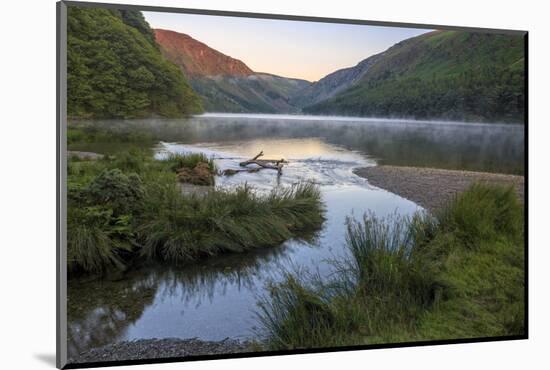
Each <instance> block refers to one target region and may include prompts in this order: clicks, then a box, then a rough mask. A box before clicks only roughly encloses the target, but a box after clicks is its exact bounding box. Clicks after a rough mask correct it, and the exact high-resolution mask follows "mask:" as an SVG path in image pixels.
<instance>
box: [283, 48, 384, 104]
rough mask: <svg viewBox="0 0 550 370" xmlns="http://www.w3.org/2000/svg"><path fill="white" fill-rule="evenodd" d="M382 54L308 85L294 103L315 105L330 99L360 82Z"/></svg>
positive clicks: (295, 98)
mask: <svg viewBox="0 0 550 370" xmlns="http://www.w3.org/2000/svg"><path fill="white" fill-rule="evenodd" d="M381 55H382V54H377V55H373V56H371V57H369V58H367V59H364V60H363V61H361V62H359V63H358V64H357V65H356V66H354V67H350V68H343V69H339V70H337V71H335V72H332V73H330V74H328V75H326V76H325V77H323V78H322V79H320V80H319V81H317V82H314V83H312V84H311V85H310V86H308V87H306V88H305V89H303V90H302V91H300V93H299V94H298V95H296V96H295V97H293V99H292V103H293V104H294V105H296V106H299V107H305V106H308V105H313V104H315V103H318V102H320V101H323V100H326V99H329V98H331V97H333V96H334V95H336V94H338V93H339V92H342V91H344V90H346V89H347V88H349V87H351V86H352V85H354V84H355V83H356V82H358V81H359V80H360V79H361V78H362V77H363V76H364V75H365V73H367V71H368V70H369V68H370V67H371V66H372V65H373V64H374V63H375V62H376V61H377V60H378V59H379V58H380V57H381Z"/></svg>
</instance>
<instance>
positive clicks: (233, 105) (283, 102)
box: [190, 73, 310, 113]
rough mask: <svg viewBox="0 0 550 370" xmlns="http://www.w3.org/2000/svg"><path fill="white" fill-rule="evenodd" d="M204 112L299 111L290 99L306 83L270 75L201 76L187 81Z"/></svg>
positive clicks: (307, 83)
mask: <svg viewBox="0 0 550 370" xmlns="http://www.w3.org/2000/svg"><path fill="white" fill-rule="evenodd" d="M190 83H191V86H192V87H193V89H194V90H195V91H196V92H197V94H199V95H200V96H201V97H202V99H203V103H204V109H205V110H206V111H207V112H231V113H289V112H298V111H299V108H298V107H296V106H295V105H293V104H292V102H291V98H292V96H294V95H295V94H297V93H299V92H300V91H301V90H302V89H304V88H305V87H307V86H308V85H309V84H310V83H309V82H308V81H305V80H298V79H292V78H285V77H279V76H274V75H269V74H261V73H258V74H254V75H250V76H204V77H193V78H191V79H190Z"/></svg>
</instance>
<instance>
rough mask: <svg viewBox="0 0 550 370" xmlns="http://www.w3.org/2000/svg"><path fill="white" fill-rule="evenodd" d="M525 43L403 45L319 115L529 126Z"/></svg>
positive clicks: (462, 39)
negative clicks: (526, 120)
mask: <svg viewBox="0 0 550 370" xmlns="http://www.w3.org/2000/svg"><path fill="white" fill-rule="evenodd" d="M523 90H524V44H523V37H522V36H511V35H497V34H486V33H485V34H484V33H473V32H461V31H434V32H430V33H427V34H424V35H421V36H418V37H414V38H411V39H408V40H405V41H402V42H400V43H398V44H396V45H394V46H393V47H391V48H390V49H388V50H387V51H386V52H384V53H383V54H382V55H381V57H380V58H379V59H378V60H377V61H376V62H375V63H374V64H373V65H372V66H370V68H369V69H368V71H366V73H365V74H364V75H363V76H362V77H361V79H360V81H358V82H356V83H355V85H353V86H352V87H350V88H348V89H347V90H345V91H342V92H340V93H338V94H336V95H335V96H333V97H332V98H329V99H327V100H325V101H321V102H318V103H316V104H313V105H311V106H308V107H305V108H304V109H303V110H304V112H307V113H313V114H344V115H355V116H378V117H412V118H420V119H438V118H439V119H453V120H473V121H502V122H523V110H524V91H523Z"/></svg>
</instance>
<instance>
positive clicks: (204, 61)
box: [154, 29, 254, 76]
mask: <svg viewBox="0 0 550 370" xmlns="http://www.w3.org/2000/svg"><path fill="white" fill-rule="evenodd" d="M154 32H155V38H156V41H157V43H158V44H159V45H161V46H162V52H163V54H164V55H165V56H166V57H167V58H168V59H169V60H171V61H172V62H173V63H175V64H177V65H178V66H180V67H181V68H182V70H183V71H184V72H185V74H186V75H187V76H218V75H228V76H249V75H251V74H253V73H254V72H253V71H252V70H251V69H250V68H248V66H247V65H246V64H244V63H243V62H241V61H240V60H238V59H233V58H231V57H230V56H227V55H225V54H222V53H220V52H219V51H217V50H214V49H212V48H210V47H208V46H207V45H205V44H203V43H202V42H200V41H197V40H195V39H194V38H192V37H191V36H189V35H186V34H183V33H178V32H174V31H169V30H162V29H155V30H154Z"/></svg>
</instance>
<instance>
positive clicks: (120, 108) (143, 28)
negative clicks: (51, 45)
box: [67, 6, 202, 118]
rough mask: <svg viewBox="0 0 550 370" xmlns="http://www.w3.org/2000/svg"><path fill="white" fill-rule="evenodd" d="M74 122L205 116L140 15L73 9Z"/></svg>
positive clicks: (70, 100)
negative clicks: (91, 119)
mask: <svg viewBox="0 0 550 370" xmlns="http://www.w3.org/2000/svg"><path fill="white" fill-rule="evenodd" d="M67 36H68V40H67V48H68V56H67V59H68V60H67V63H68V77H67V84H68V87H67V89H68V92H67V99H68V115H69V117H71V118H136V117H146V116H151V115H160V116H166V117H180V116H185V115H188V114H192V113H198V112H201V111H202V106H201V101H200V98H199V97H198V96H197V95H196V94H195V93H194V92H193V90H192V89H191V87H190V86H189V84H188V83H187V81H186V80H185V77H184V76H183V74H182V73H181V71H180V70H179V68H178V67H176V66H175V65H174V64H172V63H171V62H169V61H167V60H166V59H165V58H164V57H163V56H162V55H161V53H160V51H159V49H158V46H157V45H156V44H155V42H154V34H153V33H152V30H151V29H150V28H149V25H148V24H147V22H146V21H145V19H144V18H143V15H142V14H141V13H140V12H137V11H130V10H123V11H117V10H109V9H99V8H79V7H76V6H69V8H68V20H67Z"/></svg>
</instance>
